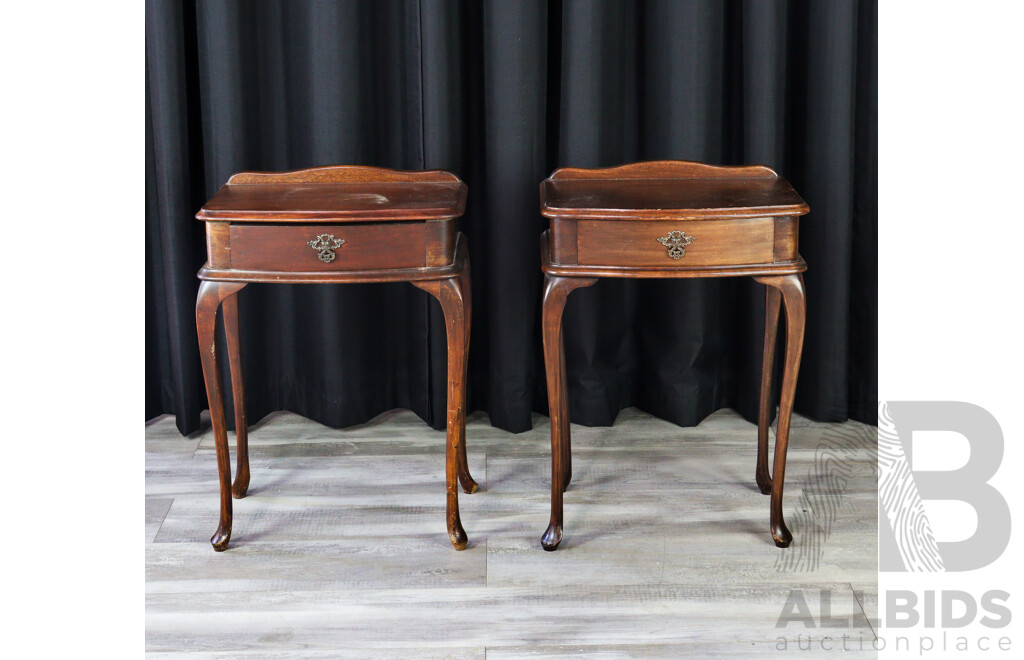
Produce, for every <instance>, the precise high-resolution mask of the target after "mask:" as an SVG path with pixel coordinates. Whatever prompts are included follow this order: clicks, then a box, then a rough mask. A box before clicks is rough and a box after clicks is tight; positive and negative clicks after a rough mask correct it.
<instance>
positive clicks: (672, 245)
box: [658, 231, 696, 259]
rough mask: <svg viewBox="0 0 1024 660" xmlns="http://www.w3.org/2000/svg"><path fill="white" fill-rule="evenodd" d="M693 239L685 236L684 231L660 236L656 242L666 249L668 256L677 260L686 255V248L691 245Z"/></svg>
mask: <svg viewBox="0 0 1024 660" xmlns="http://www.w3.org/2000/svg"><path fill="white" fill-rule="evenodd" d="M695 238H696V237H694V236H689V235H687V233H686V232H685V231H670V232H669V233H668V236H662V237H661V238H659V239H658V242H659V243H661V244H662V245H664V246H665V247H667V248H668V256H670V257H672V258H673V259H679V258H680V257H682V256H683V255H684V254H686V246H687V245H689V244H690V243H693V241H694V240H695Z"/></svg>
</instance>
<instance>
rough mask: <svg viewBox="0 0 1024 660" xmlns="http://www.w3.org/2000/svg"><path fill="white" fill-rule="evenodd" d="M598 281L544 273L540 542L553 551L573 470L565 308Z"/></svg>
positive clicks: (557, 538) (558, 535) (558, 538)
mask: <svg viewBox="0 0 1024 660" xmlns="http://www.w3.org/2000/svg"><path fill="white" fill-rule="evenodd" d="M596 281H597V279H596V278H583V277H557V276H552V275H547V274H545V275H544V305H543V311H542V315H541V324H542V327H543V334H544V372H545V374H546V376H547V384H548V414H549V415H550V416H551V521H550V523H549V524H548V528H547V531H545V532H544V536H542V537H541V539H540V544H541V546H543V548H544V549H545V550H549V551H550V550H554V549H555V548H557V547H558V544H559V543H561V542H562V493H563V492H565V486H566V477H567V476H568V474H569V470H568V469H567V466H568V464H569V463H568V461H569V457H568V454H569V406H568V400H567V399H566V387H565V347H564V345H563V342H562V311H563V310H564V309H565V301H566V299H567V298H568V296H569V293H570V292H571V291H573V290H574V289H578V288H580V287H586V286H590V285H592V284H593V283H594V282H596Z"/></svg>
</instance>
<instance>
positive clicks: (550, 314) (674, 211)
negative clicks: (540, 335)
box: [540, 161, 809, 550]
mask: <svg viewBox="0 0 1024 660" xmlns="http://www.w3.org/2000/svg"><path fill="white" fill-rule="evenodd" d="M540 201H541V204H540V206H541V213H542V214H543V215H544V216H546V217H548V218H550V219H551V228H550V229H549V230H548V231H546V232H544V234H543V235H542V237H541V269H542V270H543V271H544V280H545V286H544V305H543V318H542V323H543V332H544V363H545V370H546V372H547V385H548V405H549V408H550V415H551V473H552V478H551V522H550V524H549V525H548V528H547V531H546V532H544V536H543V537H542V538H541V545H542V546H543V547H544V549H545V550H554V549H555V548H557V547H558V544H559V543H560V542H561V540H562V493H563V492H564V491H565V489H566V487H567V486H568V485H569V480H570V479H571V478H572V458H571V446H570V440H569V413H568V401H567V399H566V383H565V349H564V346H563V342H562V311H563V309H564V308H565V302H566V297H567V296H568V295H569V293H570V292H571V291H573V290H574V289H578V288H580V287H587V286H590V285H592V284H594V283H595V282H597V278H599V277H736V276H740V275H749V276H752V277H753V278H754V279H755V280H757V281H758V282H761V283H762V284H765V285H766V287H767V292H766V310H767V313H766V318H765V331H764V355H763V359H762V367H761V369H762V371H761V398H760V411H759V416H758V433H757V440H758V442H757V470H756V480H757V485H758V487H759V488H760V489H761V492H762V493H765V494H767V493H769V492H770V493H771V531H772V537H773V538H774V539H775V544H776V545H777V546H779V547H780V548H785V547H787V546H788V545H789V544H790V541H792V538H793V537H792V535H791V534H790V532H789V530H788V529H787V528H786V523H785V521H784V520H783V516H782V487H783V481H784V479H785V473H786V445H787V443H788V442H789V423H790V418H791V416H792V412H793V395H794V393H795V392H796V378H797V371H798V370H799V368H800V353H801V350H802V348H803V339H804V317H805V304H804V284H803V275H802V273H803V272H804V271H805V270H807V264H806V263H804V260H803V259H801V258H800V255H799V254H798V253H797V234H798V232H797V229H798V222H799V216H801V215H804V214H806V213H807V212H808V210H809V209H808V207H807V204H806V203H804V201H803V200H802V199H801V198H800V196H799V195H798V194H797V193H796V191H795V190H793V187H792V186H790V185H789V183H788V182H787V181H786V180H785V179H783V178H781V177H779V175H777V174H776V173H775V172H774V171H772V170H771V169H769V168H767V167H715V166H712V165H703V164H700V163H692V162H686V161H655V162H647V163H633V164H630V165H623V166H621V167H612V168H607V169H578V168H563V169H560V170H556V171H555V172H554V173H553V174H552V175H551V177H550V178H548V179H546V180H545V181H543V182H542V183H541V186H540ZM780 299H781V302H782V304H783V305H784V306H785V308H786V358H785V367H784V371H783V377H782V388H781V389H782V393H781V401H780V407H779V424H778V434H777V438H776V440H775V463H774V469H773V475H774V478H773V477H772V475H769V473H768V428H769V424H770V423H771V419H770V413H771V411H770V410H769V402H770V398H771V374H772V363H773V359H774V355H775V334H776V329H777V326H778V320H779V307H780Z"/></svg>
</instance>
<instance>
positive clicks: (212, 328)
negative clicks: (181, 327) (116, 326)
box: [196, 282, 245, 552]
mask: <svg viewBox="0 0 1024 660" xmlns="http://www.w3.org/2000/svg"><path fill="white" fill-rule="evenodd" d="M244 286H245V284H244V283H241V282H203V283H201V284H200V285H199V296H198V298H197V299H196V330H197V331H198V334H199V357H200V360H201V361H202V365H203V379H204V380H205V381H206V396H207V398H208V399H209V401H210V420H211V423H212V425H213V441H214V445H215V447H216V449H217V472H218V476H219V479H220V521H219V523H218V525H217V531H216V532H214V534H213V537H212V538H211V539H210V543H211V544H213V549H214V550H216V551H217V552H223V551H224V550H227V547H228V541H229V540H231V456H230V454H229V452H228V428H227V422H226V421H225V420H224V395H223V392H222V388H221V384H220V383H221V375H220V365H219V364H218V362H217V313H218V312H219V310H220V307H221V303H222V302H223V300H224V299H225V298H227V297H228V296H232V295H234V294H235V293H236V292H237V291H238V290H240V289H241V288H242V287H244Z"/></svg>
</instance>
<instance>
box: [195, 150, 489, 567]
mask: <svg viewBox="0 0 1024 660" xmlns="http://www.w3.org/2000/svg"><path fill="white" fill-rule="evenodd" d="M465 206H466V184H464V183H463V182H462V181H460V180H459V178H458V177H456V176H455V175H454V174H450V173H448V172H442V171H426V172H402V171H398V170H388V169H382V168H376V167H356V166H336V167H317V168H312V169H306V170H297V171H294V172H280V173H274V172H242V173H239V174H235V175H234V176H232V177H231V178H230V179H229V180H228V182H227V183H226V184H225V185H224V186H223V187H222V188H221V189H220V190H219V191H218V192H217V194H216V195H214V197H213V198H212V199H210V201H209V202H207V203H206V205H205V206H203V208H202V209H201V210H200V211H199V213H198V214H196V218H197V219H199V220H202V221H204V222H205V223H206V246H207V254H208V261H207V263H206V265H205V266H203V268H202V269H201V270H200V271H199V279H200V280H202V283H201V284H200V287H199V297H198V299H197V300H196V326H197V329H198V331H199V352H200V355H201V357H202V364H203V377H204V378H205V380H206V393H207V396H208V398H209V401H210V417H211V419H212V422H213V434H214V442H215V444H216V448H217V468H218V472H219V475H220V524H219V526H218V527H217V531H216V533H215V534H214V535H213V538H212V539H210V542H211V543H212V544H213V549H214V550H217V551H223V550H225V549H227V547H228V541H229V539H230V538H231V497H232V495H233V496H234V497H236V498H242V497H244V496H245V493H246V490H247V489H248V487H249V455H248V437H247V425H246V419H245V389H244V384H243V382H242V362H241V356H240V353H239V342H238V302H237V298H236V294H237V293H238V291H239V290H241V289H242V288H243V287H244V286H245V285H246V284H248V283H249V282H292V283H309V284H331V283H348V282H411V283H412V284H413V285H414V286H417V287H419V288H420V289H423V290H424V291H427V292H429V293H430V294H431V295H432V296H434V297H435V298H437V299H438V301H440V303H441V308H442V309H443V311H444V318H445V326H446V328H447V334H448V405H447V409H448V413H447V425H448V430H447V446H446V447H447V448H446V452H445V474H446V488H447V523H448V537H449V539H450V540H451V543H452V545H453V546H454V547H455V549H456V550H462V549H463V548H465V547H466V543H467V538H466V532H465V531H464V530H463V528H462V523H461V521H460V520H459V495H458V489H457V486H456V477H458V480H459V481H461V483H462V487H463V489H464V490H465V491H466V492H467V493H472V492H475V491H476V489H477V484H476V482H474V481H473V477H472V476H470V474H469V466H468V463H467V460H466V443H465V436H466V407H465V399H466V367H467V364H466V355H467V351H468V349H469V329H470V317H471V305H470V270H469V258H468V256H467V254H466V240H465V237H463V236H462V234H461V233H460V232H459V231H458V228H457V226H456V220H455V219H456V218H457V217H458V216H460V215H462V213H463V211H464V209H465ZM220 309H223V317H224V330H225V335H226V337H227V358H228V366H229V372H230V374H231V384H232V390H233V393H234V403H235V428H236V438H237V452H238V465H237V469H236V475H235V480H234V485H232V483H231V459H230V456H229V453H228V439H227V428H226V425H225V420H224V399H223V393H222V391H221V375H220V367H219V365H218V362H217V347H216V332H215V329H216V325H217V313H218V310H220Z"/></svg>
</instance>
